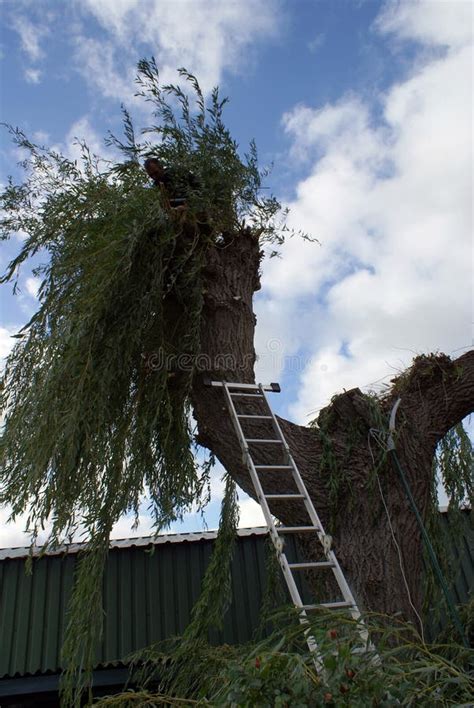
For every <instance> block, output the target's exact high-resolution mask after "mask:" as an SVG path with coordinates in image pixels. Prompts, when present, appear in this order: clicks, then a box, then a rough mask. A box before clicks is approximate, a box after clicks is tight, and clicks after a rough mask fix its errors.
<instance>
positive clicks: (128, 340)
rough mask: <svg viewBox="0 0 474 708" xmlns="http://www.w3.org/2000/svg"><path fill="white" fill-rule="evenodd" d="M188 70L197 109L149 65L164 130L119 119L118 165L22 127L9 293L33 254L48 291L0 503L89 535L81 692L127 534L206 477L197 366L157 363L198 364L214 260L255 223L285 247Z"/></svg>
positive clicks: (176, 511)
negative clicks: (225, 243) (157, 179)
mask: <svg viewBox="0 0 474 708" xmlns="http://www.w3.org/2000/svg"><path fill="white" fill-rule="evenodd" d="M180 75H181V78H182V79H183V81H184V83H185V84H187V85H188V86H189V87H190V89H191V94H192V95H191V97H189V96H188V95H187V94H186V93H185V91H184V90H183V89H182V88H181V86H179V85H168V86H161V84H160V80H159V73H158V69H157V66H156V64H155V62H154V60H151V61H147V60H143V61H141V62H140V63H139V65H138V76H137V83H138V87H139V93H138V95H140V96H142V97H143V99H144V100H145V101H147V102H149V103H150V104H151V106H152V109H153V125H152V126H150V127H146V128H145V129H144V130H143V131H142V132H141V135H140V139H139V140H137V138H136V134H135V129H134V126H133V124H132V121H131V118H130V116H129V114H128V113H127V112H126V111H125V110H124V112H123V118H124V135H125V137H124V138H123V139H118V138H116V137H115V136H113V135H109V137H108V139H107V141H106V142H107V144H108V147H109V149H112V150H115V152H116V153H117V160H116V161H115V162H113V161H110V160H103V159H100V158H99V157H97V156H96V155H93V154H91V152H90V150H89V148H88V147H87V145H86V144H81V146H80V147H81V154H82V160H81V161H80V164H77V163H76V162H75V161H73V160H71V159H68V158H67V157H66V156H64V155H62V154H60V153H58V152H55V151H54V150H49V149H47V148H44V147H40V146H38V145H35V144H34V143H32V142H31V141H30V140H29V139H28V138H27V137H26V135H25V134H24V133H23V132H22V131H20V130H18V129H13V128H10V132H11V134H12V137H13V140H14V142H15V143H16V145H17V146H18V147H20V148H21V149H22V150H23V151H24V153H26V155H27V156H26V158H25V160H24V162H23V163H22V166H23V168H24V170H25V181H24V182H23V183H22V184H15V183H14V182H13V181H10V182H9V184H8V185H7V187H6V189H5V190H4V192H3V194H2V195H1V208H2V214H3V216H2V220H1V224H0V235H1V238H2V239H8V238H10V237H11V236H12V235H14V234H17V233H21V234H23V235H24V236H25V238H24V241H23V243H22V247H21V250H20V252H19V254H18V256H17V257H16V258H15V259H14V260H13V261H12V263H10V265H9V267H8V269H7V272H6V273H5V275H4V277H3V279H2V280H3V282H7V281H11V282H13V283H14V284H15V287H16V285H17V279H18V273H19V271H20V268H21V266H22V265H23V264H25V263H27V262H28V261H29V259H31V258H33V257H35V259H38V258H41V264H40V265H36V266H35V270H34V274H35V275H36V276H37V277H39V278H40V279H41V281H42V284H41V287H40V289H39V308H38V311H37V312H36V314H35V315H34V316H33V317H32V318H31V320H30V321H29V322H28V324H27V325H26V326H25V327H23V329H22V330H21V331H20V332H19V333H18V334H17V335H16V337H17V342H16V344H15V346H14V348H13V350H12V352H11V354H10V356H9V358H8V361H7V364H6V368H5V372H4V377H3V384H2V389H1V408H2V411H3V413H4V415H5V418H4V428H3V432H2V442H1V451H2V452H1V471H0V504H1V505H4V504H6V505H9V506H11V508H12V519H14V518H15V517H17V516H19V515H20V514H23V513H25V512H26V513H27V514H28V530H29V531H30V532H31V538H32V542H33V543H34V542H35V541H36V539H37V537H38V533H39V532H40V531H41V530H42V529H43V528H44V527H45V526H46V525H49V527H50V528H51V533H50V537H49V540H48V544H49V545H57V544H59V543H61V542H63V541H64V540H66V539H68V538H69V537H71V536H72V535H73V534H76V535H77V533H78V532H82V533H83V536H84V538H85V539H86V540H88V541H90V546H89V551H88V553H87V555H84V557H83V558H82V560H81V562H80V564H79V571H78V575H77V578H76V583H75V587H74V592H73V597H72V602H71V607H70V613H69V627H68V632H67V637H66V642H65V656H64V661H65V664H66V665H67V666H68V667H69V669H70V670H71V671H73V672H76V677H75V678H76V684H77V686H78V687H79V688H80V686H81V677H87V672H86V673H82V671H83V670H86V669H89V668H90V666H91V664H92V661H93V653H94V646H95V643H96V641H97V639H98V637H99V636H100V628H101V596H100V583H101V577H102V572H103V565H104V561H105V556H106V549H107V544H108V539H109V534H110V531H111V529H112V527H113V525H114V523H115V522H116V521H117V520H118V519H119V518H120V517H121V516H122V515H123V514H125V513H127V512H133V513H134V514H135V515H136V516H138V510H139V505H140V502H141V499H142V495H143V493H144V492H146V493H147V495H148V499H149V509H150V513H151V514H152V516H153V519H154V524H155V529H156V531H157V532H158V531H159V530H160V529H162V528H164V527H166V526H168V525H169V524H170V523H171V522H173V521H175V520H176V519H180V518H181V517H182V515H183V513H185V512H186V511H187V510H189V509H190V507H191V505H192V504H193V503H195V502H196V501H199V500H200V498H201V496H202V493H203V489H204V487H205V485H206V481H207V475H206V473H203V472H202V470H200V469H199V467H198V466H196V464H195V460H194V457H193V454H192V442H193V431H192V429H191V426H190V422H189V421H190V415H189V413H190V410H189V391H190V386H191V382H192V373H193V372H192V369H191V368H190V370H188V371H179V372H176V371H169V370H168V369H167V367H166V366H150V360H151V359H150V357H151V355H155V354H157V353H159V355H160V356H161V361H163V359H164V357H168V358H169V357H173V356H174V357H176V356H177V355H180V354H185V355H188V357H190V358H188V361H189V360H191V361H192V356H193V355H194V354H196V353H198V352H199V327H200V315H201V308H202V283H201V269H202V266H203V263H204V260H205V254H206V249H207V248H209V247H211V246H212V245H214V244H216V243H219V241H220V239H222V238H223V235H224V236H225V234H226V233H228V232H229V231H230V232H236V231H238V229H239V228H242V227H243V224H244V222H245V223H246V224H247V225H249V226H250V227H251V228H252V229H254V231H255V232H256V233H257V234H258V235H259V237H260V239H261V240H262V241H263V242H268V243H271V244H272V243H273V244H279V243H282V241H283V239H284V237H285V235H286V234H285V231H286V226H285V225H284V212H283V211H282V210H281V208H280V204H279V203H278V201H277V200H276V199H275V198H273V197H271V196H269V197H268V196H267V197H265V196H262V192H261V179H262V173H261V172H260V171H259V169H258V165H257V154H256V149H255V145H254V144H251V146H250V149H249V152H248V154H247V155H245V156H241V155H240V154H239V151H238V146H237V144H236V142H235V141H234V140H233V139H232V137H231V135H230V133H229V131H228V130H227V129H226V127H225V125H224V123H223V120H222V110H223V107H224V105H225V103H226V100H225V99H224V100H221V99H220V97H219V93H218V90H217V89H216V90H214V91H213V93H212V95H211V97H210V100H209V102H208V103H207V102H206V101H205V99H204V97H203V94H202V93H201V90H200V87H199V84H198V82H197V80H196V79H195V78H194V76H192V75H191V74H189V73H187V72H186V71H185V70H180ZM149 156H156V157H158V158H160V159H161V160H162V161H163V162H164V163H165V164H166V165H167V166H168V167H170V168H172V169H173V171H174V174H175V175H177V179H182V180H183V181H186V179H187V175H189V174H190V173H192V174H193V175H194V177H195V180H196V184H197V185H198V186H197V187H196V189H193V190H191V191H190V192H189V193H188V198H187V208H186V210H185V212H184V213H183V212H178V211H173V210H171V209H170V208H169V205H168V204H167V202H166V195H164V194H163V193H162V192H161V191H160V190H159V189H157V188H155V187H154V186H151V184H150V180H149V179H148V177H147V175H146V174H145V172H144V170H143V167H142V161H143V159H144V158H146V157H149ZM228 492H229V495H230V496H232V494H234V492H233V491H232V489H231V488H230V487H229V490H228ZM84 680H85V678H84ZM70 685H72V683H71V684H70Z"/></svg>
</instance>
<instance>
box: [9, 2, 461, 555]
mask: <svg viewBox="0 0 474 708" xmlns="http://www.w3.org/2000/svg"><path fill="white" fill-rule="evenodd" d="M0 11H1V19H2V33H1V36H0V52H1V60H0V72H1V77H0V78H1V112H2V115H1V119H2V120H3V121H5V122H8V123H11V124H13V125H15V126H19V127H21V128H22V129H24V130H25V131H26V132H27V133H28V134H29V135H30V136H32V137H33V138H34V139H36V140H38V141H40V142H45V143H47V144H49V145H55V146H58V147H60V148H61V149H62V150H63V151H65V152H66V153H67V154H68V155H74V154H75V152H74V150H75V148H74V145H73V141H74V138H75V137H77V138H84V139H86V141H88V142H89V144H90V145H91V146H92V147H93V148H94V149H95V150H97V151H102V150H103V147H102V143H101V139H102V136H104V135H105V134H106V132H107V130H109V129H111V130H113V131H116V132H117V131H119V125H120V104H121V103H122V102H123V103H125V104H126V105H127V106H128V107H129V108H130V110H131V112H132V114H133V116H134V118H135V121H136V123H137V125H143V124H146V121H147V112H146V108H144V107H143V104H141V103H140V102H139V101H137V99H136V98H135V97H134V91H135V88H134V83H133V78H134V72H135V66H136V62H137V61H138V60H139V59H140V58H142V57H149V56H151V55H154V56H155V57H156V60H157V63H158V65H159V66H160V68H161V71H162V76H163V78H164V80H165V81H167V80H175V79H176V69H177V68H178V67H179V66H185V67H186V68H187V69H189V70H190V71H192V72H194V73H195V74H196V75H197V76H198V78H199V80H200V82H201V85H202V86H203V88H204V89H205V90H206V91H209V90H210V89H211V88H212V86H213V85H215V84H217V83H218V84H219V85H220V86H221V91H222V93H223V94H225V95H228V96H230V98H231V102H230V104H229V107H228V110H227V124H228V126H229V127H230V129H231V131H232V133H233V134H234V136H235V137H236V138H237V140H238V141H239V143H240V144H241V145H242V147H243V149H245V147H246V145H248V143H249V141H250V140H251V139H252V138H255V139H256V141H257V145H258V147H259V152H260V157H261V162H262V163H263V164H268V163H271V162H273V163H274V169H273V172H272V174H271V176H270V177H269V179H268V186H269V187H270V188H271V189H273V190H274V191H275V192H276V194H277V196H279V197H280V198H281V199H282V200H283V201H284V202H285V203H286V204H288V205H289V206H290V208H291V210H292V217H291V224H292V225H294V226H295V227H296V228H302V229H303V230H306V231H309V232H311V233H313V234H315V235H316V236H317V237H318V238H319V239H320V241H321V246H317V245H314V244H313V245H312V244H303V243H301V242H300V241H297V240H293V241H291V242H289V243H288V244H287V245H286V246H285V247H284V249H283V254H282V255H283V258H281V259H273V260H272V261H271V262H267V263H266V264H265V267H264V272H263V288H262V291H261V293H260V294H259V296H258V298H257V302H256V310H257V315H258V327H257V337H256V345H257V352H258V354H259V357H260V360H259V363H258V377H259V379H261V380H280V381H281V383H282V384H283V387H284V392H283V393H282V394H280V396H279V397H275V398H276V401H275V408H276V410H277V411H278V412H280V413H281V414H283V415H285V416H287V417H290V418H291V419H293V420H297V421H299V422H305V421H307V420H309V419H310V418H311V415H313V416H314V415H315V411H318V410H319V409H320V408H321V407H322V406H323V405H325V403H327V401H328V400H329V398H330V397H331V395H332V394H334V393H335V392H337V391H338V390H341V389H342V388H350V387H352V386H361V387H366V388H367V387H369V388H370V387H377V386H380V385H382V384H383V383H384V382H387V381H389V380H390V378H391V377H393V374H394V372H396V371H397V370H400V369H401V368H403V367H405V366H406V365H408V364H409V363H410V361H411V358H412V357H413V356H414V354H417V353H420V352H429V351H436V350H440V351H446V352H447V353H449V354H453V355H456V354H460V353H462V351H465V350H466V349H467V348H469V347H471V346H472V345H473V336H472V211H471V193H472V132H471V122H472V4H471V3H470V2H468V1H464V0H451V1H450V2H448V1H447V0H446V1H443V0H428V1H423V2H418V1H417V0H410V1H409V2H403V1H401V2H390V3H387V2H379V1H373V0H298V1H297V2H296V1H295V0H287V1H285V0H239V2H227V1H226V2H221V1H219V0H77V1H76V0H69V2H58V1H57V0H56V1H48V0H35V1H27V0H3V1H1V0H0ZM0 156H1V167H0V182H3V183H4V182H5V180H6V178H7V175H9V174H13V175H14V176H19V172H18V168H17V162H18V159H19V157H20V156H19V155H18V153H17V151H16V150H15V149H14V148H13V147H12V145H11V144H10V142H9V139H8V136H7V134H6V132H5V131H3V132H2V133H1V146H0ZM18 245H19V240H18V239H13V240H12V242H11V243H9V244H7V245H3V246H2V253H1V254H0V267H1V268H2V269H3V268H4V266H5V264H6V262H7V261H8V259H9V258H10V257H11V255H13V253H14V252H15V251H16V250H17V248H18ZM21 285H22V287H21V294H20V295H19V296H16V297H15V298H14V297H13V296H12V295H11V293H10V292H9V291H8V290H7V289H5V288H3V290H2V292H1V293H0V297H1V298H2V299H1V306H2V311H1V318H0V354H3V355H5V354H6V353H7V352H8V350H9V347H10V345H11V339H10V336H11V334H12V332H13V331H15V330H16V329H17V328H18V327H19V326H20V325H22V324H23V323H24V322H25V321H26V320H27V318H28V317H29V316H30V315H31V314H32V313H33V312H34V310H35V307H36V298H35V295H36V290H37V286H38V283H37V282H36V281H35V279H34V278H33V277H32V276H31V273H29V272H26V271H25V272H24V273H23V276H22V280H21ZM213 488H214V491H215V501H214V502H213V504H212V505H211V506H210V508H209V513H208V520H209V524H210V525H211V526H213V525H215V523H216V518H217V512H218V507H219V496H220V493H221V484H220V482H219V476H218V474H217V476H216V479H215V481H214V483H213ZM6 516H7V513H6V510H3V511H0V523H1V522H2V521H5V519H6ZM260 518H261V517H260V516H259V511H258V509H257V508H256V506H255V505H254V504H253V502H251V501H250V500H246V499H243V502H242V525H244V526H246V525H251V524H255V523H259V522H260ZM143 522H144V523H143V525H142V527H140V529H139V530H138V532H137V533H138V534H140V533H143V534H144V533H146V532H147V530H148V528H149V527H148V524H147V519H146V516H145V517H144V519H143ZM200 523H201V522H200V520H199V519H198V518H197V517H196V516H193V515H192V516H191V517H190V518H189V519H188V520H187V521H186V523H185V525H184V527H183V528H184V529H185V530H197V529H198V528H200ZM20 532H21V524H17V525H16V526H15V527H12V526H8V527H7V526H5V525H3V526H1V529H0V545H9V544H11V545H14V544H18V543H22V542H23V540H24V537H22V535H21V533H20ZM128 533H129V524H128V522H126V521H125V520H124V522H123V524H122V523H121V524H120V527H119V528H118V529H117V533H116V535H118V536H124V535H128Z"/></svg>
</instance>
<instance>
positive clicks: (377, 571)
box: [192, 230, 474, 627]
mask: <svg viewBox="0 0 474 708" xmlns="http://www.w3.org/2000/svg"><path fill="white" fill-rule="evenodd" d="M261 256H262V253H261V251H260V248H259V244H258V240H257V239H256V238H255V236H254V235H253V234H252V233H251V232H250V231H249V230H244V231H242V232H241V233H239V234H236V235H235V236H234V237H233V239H230V238H229V237H228V238H227V239H226V242H225V243H223V244H222V246H221V247H218V246H215V247H214V246H213V247H212V248H211V249H210V250H209V252H208V255H207V259H206V266H205V269H204V273H203V276H204V297H205V304H204V309H203V315H202V326H201V356H200V357H199V361H198V363H197V364H198V366H197V368H198V371H197V373H196V374H195V377H194V382H193V389H192V404H193V408H194V416H195V418H196V421H197V424H198V431H199V433H198V438H197V439H198V442H199V443H200V444H201V445H203V446H205V447H207V448H209V449H210V450H212V452H213V453H214V454H215V455H216V456H217V458H218V459H219V460H220V462H221V463H222V464H223V465H224V467H225V468H226V470H227V471H228V472H229V473H230V474H231V475H232V477H233V478H234V479H235V480H236V482H237V483H238V484H239V486H240V487H241V488H242V489H243V490H244V491H245V492H247V494H249V495H250V496H251V497H253V498H255V491H254V489H253V486H252V483H251V480H250V477H249V474H248V471H247V468H246V466H245V465H244V464H243V463H242V453H241V449H240V446H239V443H238V440H237V436H236V434H235V431H234V428H233V426H232V423H231V420H230V416H229V412H228V409H227V406H226V403H225V399H224V396H223V392H222V390H221V389H220V388H211V387H208V386H206V385H205V383H204V379H205V378H211V379H214V380H226V381H239V382H244V383H253V382H254V381H255V378H254V363H255V350H254V345H253V339H254V329H255V323H256V318H255V315H254V312H253V307H252V298H253V293H254V291H255V290H257V289H258V288H259V286H260V285H259V266H260V261H261ZM399 396H400V397H401V405H400V408H399V411H398V416H397V439H396V447H397V453H398V456H399V459H400V462H401V465H402V467H403V468H404V470H405V472H406V475H407V477H408V480H409V483H410V485H411V487H412V491H413V495H414V497H415V500H416V503H417V505H418V507H419V509H420V512H421V515H422V517H424V516H425V515H426V513H427V510H428V507H429V502H430V490H431V487H432V484H433V473H432V461H433V455H434V451H435V448H436V443H437V442H438V441H439V440H440V439H441V438H442V437H443V435H444V434H445V433H446V432H447V431H448V430H449V429H450V428H451V427H452V426H453V425H455V424H456V423H457V422H459V421H460V420H462V419H463V417H465V416H466V415H467V414H469V413H470V412H471V411H472V410H473V409H474V352H472V351H471V352H468V353H467V354H464V355H463V356H461V357H460V358H459V359H457V360H456V361H454V362H452V361H451V360H450V359H449V357H446V356H444V355H439V356H434V355H431V356H429V357H419V358H418V359H417V360H415V363H414V365H413V366H412V367H411V368H410V369H408V370H407V371H406V372H404V374H402V375H401V376H400V377H398V378H397V379H395V380H394V381H393V386H392V389H391V391H390V392H389V394H388V395H385V396H384V397H383V399H380V400H379V401H378V410H379V411H380V412H381V415H382V418H381V420H383V421H384V427H385V429H386V428H387V427H388V417H389V414H390V411H391V409H392V406H393V404H394V402H395V401H396V400H397V398H398V397H399ZM376 411H377V408H376V407H375V406H374V405H373V404H371V399H370V398H369V397H367V396H364V395H363V394H362V393H361V392H360V391H359V389H353V390H351V391H347V392H345V393H344V394H341V395H340V396H338V397H337V398H336V399H335V400H334V401H333V403H332V404H331V405H330V406H328V407H327V408H326V409H324V410H323V411H321V413H320V415H319V418H318V425H319V428H316V427H310V428H308V427H303V426H299V425H295V424H293V423H291V422H289V421H287V420H284V419H279V422H280V424H281V427H282V429H283V432H284V434H285V437H286V439H287V441H288V444H289V446H290V449H291V452H292V454H293V456H294V458H295V461H296V463H297V465H298V467H299V469H300V472H301V475H302V477H303V479H304V482H305V484H306V486H307V489H308V492H309V494H310V496H311V498H312V500H313V502H314V505H315V507H316V510H317V511H318V514H319V515H320V517H321V519H322V522H323V525H324V526H325V529H326V532H330V533H331V534H332V536H333V547H334V550H335V552H336V555H337V556H338V559H339V562H340V563H341V566H342V568H343V570H344V573H345V574H346V577H347V579H348V581H349V584H350V585H351V588H352V590H353V592H354V594H355V596H356V599H357V602H358V604H359V605H360V607H362V608H364V609H366V610H371V611H376V612H383V613H388V614H392V613H395V612H401V613H402V616H403V617H404V618H406V619H409V620H412V621H413V622H415V624H416V625H417V626H418V627H419V622H418V618H417V615H416V612H418V613H420V611H421V605H422V600H423V598H422V583H421V577H422V552H421V551H422V547H421V538H420V533H419V529H418V527H417V524H416V521H415V516H414V514H413V512H412V510H411V508H410V506H409V504H408V501H407V499H406V496H405V492H404V490H403V488H402V486H401V484H400V480H399V477H398V474H397V472H396V471H395V470H394V469H393V468H392V467H391V465H390V464H389V463H388V461H387V460H385V462H383V463H382V465H381V468H380V475H379V476H377V475H376V474H375V464H377V463H379V462H380V460H381V450H380V448H379V447H378V445H377V443H376V440H375V439H374V438H373V437H371V436H370V435H369V430H370V429H371V428H379V427H380V422H377V421H380V418H377V414H376ZM253 425H255V423H253ZM254 431H255V428H254ZM262 431H263V429H262ZM255 437H263V436H262V435H259V434H258V432H256V434H255ZM369 441H370V445H369ZM259 447H260V446H259ZM261 447H262V450H261V453H260V454H261V456H262V457H261V461H262V462H265V461H267V462H268V461H270V460H271V461H272V462H274V461H275V458H274V456H273V457H271V458H270V457H269V455H270V454H271V452H273V454H274V451H273V450H272V451H270V450H266V449H265V446H261ZM267 447H268V446H267ZM267 475H268V477H266V478H265V491H266V492H268V493H282V492H284V491H290V489H286V488H285V481H284V480H283V479H282V476H281V473H276V472H273V473H267ZM331 489H332V492H331ZM382 495H383V496H382ZM384 505H385V506H386V509H385V506H384ZM271 510H272V513H273V514H274V515H275V516H276V517H278V519H280V520H281V521H282V522H283V523H284V524H285V525H291V526H294V525H298V524H301V523H303V524H307V523H308V517H307V515H306V512H305V510H304V507H303V504H302V503H300V502H296V501H295V502H291V503H290V502H287V501H285V502H281V501H280V502H273V503H272V504H271ZM389 517H390V520H389ZM394 537H395V538H396V540H397V544H398V547H397V545H395V543H394ZM316 545H319V544H314V546H316ZM306 550H308V549H306ZM309 550H311V549H309ZM402 569H403V570H402ZM415 610H416V612H415Z"/></svg>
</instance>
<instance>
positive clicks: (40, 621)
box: [0, 515, 474, 678]
mask: <svg viewBox="0 0 474 708" xmlns="http://www.w3.org/2000/svg"><path fill="white" fill-rule="evenodd" d="M214 536H215V535H214V534H212V533H203V534H195V535H194V534H187V535H182V536H175V537H172V536H170V537H168V538H166V537H164V538H163V537H162V538H160V539H158V541H157V542H156V543H155V544H153V542H152V539H140V540H134V539H130V540H127V541H124V542H116V543H115V544H114V545H115V547H113V548H112V549H111V551H110V553H109V558H108V563H107V570H106V577H105V582H104V605H105V607H104V609H105V625H104V636H103V641H102V645H101V647H100V649H99V651H98V652H97V664H98V665H102V666H103V665H107V664H109V663H112V662H117V661H120V660H121V659H123V658H124V657H125V656H127V655H128V654H129V653H130V652H132V651H134V650H136V649H140V648H142V647H144V646H147V645H148V644H150V643H152V642H155V641H159V640H161V639H164V638H166V637H169V636H171V635H174V634H179V633H181V632H182V631H183V630H184V629H185V627H186V625H187V623H188V621H189V618H190V612H191V608H192V607H193V604H194V602H195V601H196V599H197V598H198V596H199V592H200V587H201V581H202V577H203V574H204V570H205V568H206V566H207V563H208V561H209V558H210V555H211V551H212V546H213V538H214ZM265 538H266V536H265V534H264V533H262V531H261V530H247V531H246V532H243V533H242V534H241V535H240V537H239V539H238V542H237V546H236V552H235V555H234V560H233V565H232V584H233V602H232V605H231V607H230V609H229V611H228V613H227V615H226V617H225V620H224V627H223V630H222V632H214V634H213V636H212V640H213V641H215V642H219V643H240V642H245V641H248V640H250V639H251V638H252V634H253V631H254V629H255V628H256V627H257V625H258V620H259V611H260V605H261V600H262V594H263V591H264V587H265V582H266V581H265V562H264V555H265V551H264V544H265ZM290 542H292V539H291V540H290ZM72 549H73V550H74V551H76V552H75V553H74V552H69V553H63V554H62V555H47V556H44V557H38V558H35V559H34V560H33V574H32V575H27V574H26V573H25V562H24V555H25V552H24V550H23V549H20V550H19V551H18V550H17V551H15V550H11V551H6V552H5V551H4V552H3V554H2V555H3V560H0V678H1V677H5V678H6V677H13V676H25V675H28V674H30V675H31V674H36V673H46V672H57V671H58V670H59V669H60V648H61V642H62V634H63V629H64V615H65V609H66V607H67V602H68V597H69V594H70V591H71V586H72V581H73V574H74V567H75V563H76V558H77V550H78V549H79V546H77V545H76V546H73V547H72ZM151 549H154V552H153V553H151V552H150V550H151ZM453 553H455V554H458V556H459V568H460V571H459V573H458V576H457V577H456V579H455V585H454V588H453V589H454V595H455V600H456V602H465V601H466V600H467V596H468V593H469V591H470V590H472V588H473V579H474V570H473V567H474V532H473V529H472V527H471V526H470V524H469V517H468V515H466V528H465V533H464V536H463V537H462V538H460V539H458V542H457V543H456V549H455V551H453Z"/></svg>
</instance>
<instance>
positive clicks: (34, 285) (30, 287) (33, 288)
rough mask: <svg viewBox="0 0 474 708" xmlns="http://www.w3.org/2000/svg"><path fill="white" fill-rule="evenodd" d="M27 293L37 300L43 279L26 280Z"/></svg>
mask: <svg viewBox="0 0 474 708" xmlns="http://www.w3.org/2000/svg"><path fill="white" fill-rule="evenodd" d="M25 285H26V291H27V293H28V295H31V297H34V298H37V297H38V290H39V287H40V285H41V279H40V278H33V277H31V278H27V279H26V284H25Z"/></svg>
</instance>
